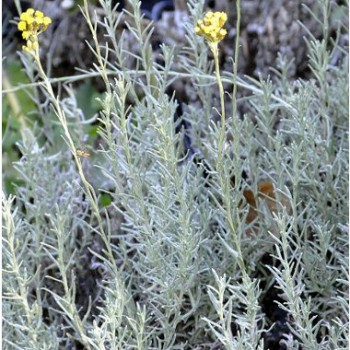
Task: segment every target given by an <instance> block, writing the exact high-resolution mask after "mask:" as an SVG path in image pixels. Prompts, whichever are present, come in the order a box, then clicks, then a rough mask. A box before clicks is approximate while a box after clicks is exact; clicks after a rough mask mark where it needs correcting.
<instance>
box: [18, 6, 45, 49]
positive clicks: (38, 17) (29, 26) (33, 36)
mask: <svg viewBox="0 0 350 350" xmlns="http://www.w3.org/2000/svg"><path fill="white" fill-rule="evenodd" d="M20 19H21V20H20V21H19V22H18V24H17V28H18V30H19V31H21V32H22V37H23V39H25V40H27V45H26V46H23V49H24V51H26V52H34V51H36V50H38V47H39V46H38V35H39V34H40V33H42V32H43V31H45V30H46V29H47V27H48V26H49V24H50V23H51V22H52V20H51V18H50V17H46V16H45V15H44V13H43V12H41V11H38V10H34V9H32V8H29V9H27V11H26V12H23V13H22V14H21V16H20Z"/></svg>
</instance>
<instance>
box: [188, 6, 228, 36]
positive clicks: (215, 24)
mask: <svg viewBox="0 0 350 350" xmlns="http://www.w3.org/2000/svg"><path fill="white" fill-rule="evenodd" d="M226 21H227V14H226V13H225V12H211V11H209V12H208V13H207V14H206V15H205V16H204V18H203V19H200V20H198V22H197V25H196V27H195V28H194V30H195V32H196V33H197V34H198V35H201V36H203V37H204V38H205V39H207V40H208V41H209V42H211V43H218V42H220V41H221V40H222V39H223V38H224V37H225V35H226V34H227V30H226V29H223V28H222V27H223V26H224V25H225V23H226Z"/></svg>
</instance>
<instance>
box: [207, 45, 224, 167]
mask: <svg viewBox="0 0 350 350" xmlns="http://www.w3.org/2000/svg"><path fill="white" fill-rule="evenodd" d="M209 47H210V49H211V51H212V52H213V55H214V64H215V76H216V80H217V83H218V87H219V96H220V106H221V128H220V135H219V140H218V158H217V162H216V168H217V169H219V168H221V167H222V160H223V151H224V143H225V130H226V116H225V92H224V87H223V85H222V80H221V75H220V67H219V49H218V43H210V44H209Z"/></svg>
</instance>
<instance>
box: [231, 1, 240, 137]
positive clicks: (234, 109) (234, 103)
mask: <svg viewBox="0 0 350 350" xmlns="http://www.w3.org/2000/svg"><path fill="white" fill-rule="evenodd" d="M236 11H237V21H236V40H235V57H234V63H233V93H232V120H233V123H234V128H233V130H235V129H236V128H235V123H236V115H237V85H238V81H237V70H238V55H239V36H240V26H241V1H240V0H236Z"/></svg>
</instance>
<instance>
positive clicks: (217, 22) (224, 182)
mask: <svg viewBox="0 0 350 350" xmlns="http://www.w3.org/2000/svg"><path fill="white" fill-rule="evenodd" d="M236 6H237V13H238V17H237V28H238V29H237V35H236V44H235V51H236V52H235V58H234V76H235V82H234V87H233V95H234V96H233V119H234V123H235V120H236V113H237V100H236V92H237V61H238V49H239V26H240V2H239V0H238V1H237V2H236ZM226 21H227V14H226V13H225V12H214V13H213V12H208V13H207V14H206V15H205V16H204V18H203V19H200V20H199V21H197V25H196V27H195V32H196V33H197V34H198V35H200V36H203V37H204V38H205V39H206V40H207V42H208V46H209V48H210V50H211V51H212V53H213V56H214V64H215V75H216V80H217V82H218V87H219V95H220V104H221V129H220V134H219V140H218V157H217V161H216V170H217V173H218V176H219V179H220V185H221V188H222V189H223V201H224V203H225V211H226V213H227V215H226V218H227V222H228V225H229V227H230V230H231V232H232V234H233V238H234V241H235V245H236V250H237V253H238V255H237V261H238V264H239V266H240V268H241V271H242V273H243V274H244V275H246V272H245V271H246V268H245V263H244V260H243V255H242V252H241V244H240V240H239V235H237V234H236V227H235V223H234V221H233V218H232V202H231V199H230V196H229V188H230V179H229V177H228V176H227V174H226V172H225V168H224V144H225V133H226V117H225V100H224V97H225V92H224V88H223V85H222V79H221V75H220V68H219V48H218V44H219V42H220V41H221V40H222V39H223V38H224V37H225V35H226V34H227V31H226V29H224V28H223V26H224V25H225V23H226ZM234 126H235V125H234ZM234 130H237V129H236V128H235V127H234ZM235 136H236V138H238V135H235ZM236 141H237V144H239V140H236Z"/></svg>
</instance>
